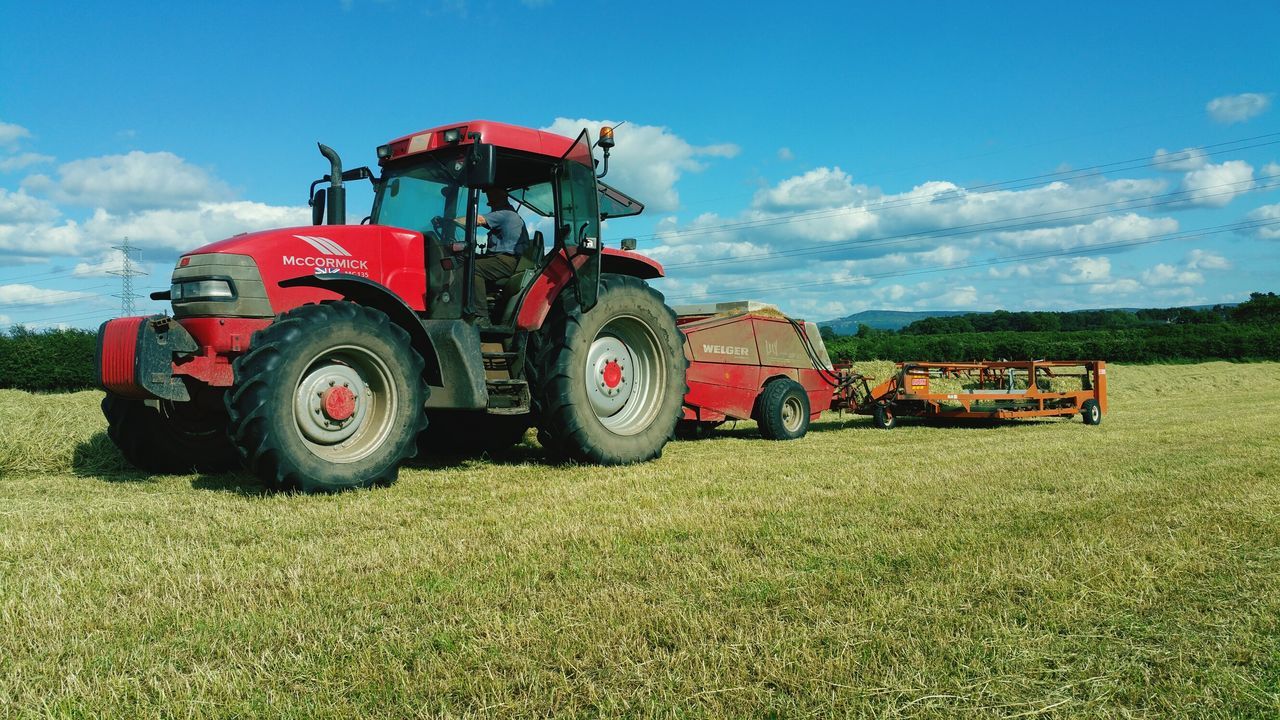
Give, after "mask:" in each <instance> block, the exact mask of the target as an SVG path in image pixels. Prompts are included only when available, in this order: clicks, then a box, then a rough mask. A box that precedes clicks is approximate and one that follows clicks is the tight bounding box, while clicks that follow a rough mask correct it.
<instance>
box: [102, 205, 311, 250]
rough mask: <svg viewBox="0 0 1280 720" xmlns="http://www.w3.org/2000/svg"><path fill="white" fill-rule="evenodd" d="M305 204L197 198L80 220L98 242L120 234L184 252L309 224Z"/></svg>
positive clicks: (117, 238)
mask: <svg viewBox="0 0 1280 720" xmlns="http://www.w3.org/2000/svg"><path fill="white" fill-rule="evenodd" d="M310 222H311V211H310V210H309V209H308V208H306V207H281V206H275V205H266V204H264V203H256V202H249V201H247V200H236V201H231V202H202V203H198V204H197V205H196V207H194V208H187V209H176V210H172V209H159V210H144V211H142V212H138V213H130V214H127V215H113V214H111V213H108V212H106V211H105V210H97V211H96V212H94V214H93V217H91V218H90V219H89V220H87V221H85V223H84V231H85V233H86V234H87V236H88V238H89V241H90V242H91V243H95V244H97V245H98V246H108V245H114V244H118V243H119V242H120V240H121V239H122V238H124V237H128V238H129V240H130V242H132V243H133V244H134V245H137V246H139V247H144V248H146V247H151V248H161V249H169V250H178V251H185V250H190V249H192V248H196V247H199V246H201V245H205V244H208V243H211V242H216V241H218V240H223V239H226V238H229V237H231V236H232V235H235V234H237V233H242V232H253V231H255V230H265V229H268V228H278V227H291V226H300V225H309V224H310Z"/></svg>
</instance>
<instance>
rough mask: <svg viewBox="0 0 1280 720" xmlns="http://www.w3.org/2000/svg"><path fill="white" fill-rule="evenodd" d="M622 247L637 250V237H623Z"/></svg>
mask: <svg viewBox="0 0 1280 720" xmlns="http://www.w3.org/2000/svg"><path fill="white" fill-rule="evenodd" d="M622 249H623V250H635V249H636V239H635V238H622Z"/></svg>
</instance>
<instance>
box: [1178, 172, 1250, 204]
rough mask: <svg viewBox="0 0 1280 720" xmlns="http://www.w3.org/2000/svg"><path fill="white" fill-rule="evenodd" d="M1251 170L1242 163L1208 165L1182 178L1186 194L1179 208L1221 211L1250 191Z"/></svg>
mask: <svg viewBox="0 0 1280 720" xmlns="http://www.w3.org/2000/svg"><path fill="white" fill-rule="evenodd" d="M1255 184H1256V183H1254V182H1253V166H1252V165H1250V164H1249V163H1247V162H1245V161H1243V160H1228V161H1226V162H1224V163H1218V164H1216V165H1214V164H1208V165H1204V166H1203V167H1201V168H1199V169H1198V170H1192V171H1190V172H1188V173H1187V174H1186V175H1184V176H1183V177H1182V190H1183V191H1184V192H1185V193H1187V195H1186V198H1185V200H1183V201H1182V202H1181V203H1180V204H1181V205H1186V206H1193V207H1224V206H1226V205H1227V204H1228V203H1230V202H1231V201H1232V200H1233V199H1235V198H1236V196H1238V195H1243V194H1245V193H1247V192H1249V190H1251V189H1252V188H1253V186H1254V185H1255Z"/></svg>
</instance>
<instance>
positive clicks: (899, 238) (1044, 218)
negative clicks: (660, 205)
mask: <svg viewBox="0 0 1280 720" xmlns="http://www.w3.org/2000/svg"><path fill="white" fill-rule="evenodd" d="M1276 178H1280V175H1263V176H1261V177H1258V178H1250V179H1248V180H1238V181H1236V182H1230V183H1220V184H1218V185H1206V186H1204V187H1202V188H1195V189H1192V190H1179V191H1176V192H1172V193H1162V194H1159V195H1148V196H1145V197H1138V198H1128V199H1125V200H1116V201H1113V202H1109V203H1098V204H1095V205H1084V206H1081V207H1076V208H1065V209H1062V210H1049V211H1046V212H1042V213H1032V214H1030V215H1018V216H1014V217H1007V218H1000V219H997V220H984V221H982V222H977V223H969V224H967V225H953V226H950V227H942V228H935V229H933V230H921V231H918V232H912V233H900V234H897V235H882V236H879V237H870V238H859V239H856V240H842V241H840V242H834V243H825V244H822V245H806V246H803V247H798V248H787V249H786V250H773V251H769V252H760V253H752V254H749V255H734V256H730V257H718V258H708V259H705V260H697V261H689V262H681V263H669V264H667V265H666V266H665V267H668V268H680V267H690V266H698V267H704V266H708V265H712V266H715V265H735V264H739V263H746V262H756V261H758V260H763V259H767V258H775V257H797V256H801V255H821V254H825V253H829V252H837V251H839V250H843V249H846V248H849V247H853V246H859V247H879V246H882V245H893V244H897V243H899V242H905V241H911V240H924V239H929V238H944V237H956V236H960V235H969V234H973V233H979V232H1003V231H1006V230H1017V229H1023V228H1028V227H1037V226H1041V225H1044V224H1046V223H1050V222H1054V223H1057V222H1062V221H1067V220H1082V219H1084V218H1088V217H1095V216H1099V215H1106V214H1108V213H1111V212H1115V211H1119V210H1140V209H1144V208H1152V207H1159V206H1162V205H1173V204H1177V203H1180V202H1184V201H1185V200H1186V199H1187V198H1184V197H1180V196H1191V195H1195V197H1196V198H1197V199H1203V198H1213V197H1221V196H1223V195H1235V194H1237V193H1240V192H1246V191H1253V190H1268V189H1270V188H1274V187H1280V183H1270V184H1266V185H1259V186H1256V187H1247V188H1245V189H1244V190H1240V191H1237V190H1228V191H1223V192H1218V193H1208V194H1200V193H1203V191H1204V190H1213V189H1216V188H1224V187H1233V186H1237V185H1245V184H1248V185H1251V186H1252V185H1253V183H1255V182H1258V181H1260V180H1274V179H1276ZM1161 198H1164V199H1163V200H1161ZM1143 200H1159V202H1149V203H1145V204H1135V203H1140V202H1141V201H1143ZM1121 206H1126V207H1121ZM1097 208H1107V209H1105V210H1097ZM1080 210H1093V211H1094V212H1086V213H1081V214H1077V215H1070V214H1068V213H1075V212H1077V211H1080ZM1053 215H1060V216H1061V217H1050V216H1053ZM1033 218H1041V219H1040V220H1034V221H1031V222H1018V221H1029V220H1032V219H1033ZM1001 223H1014V224H1010V225H1002V224H1001ZM989 226H990V227H989ZM888 241H895V242H888Z"/></svg>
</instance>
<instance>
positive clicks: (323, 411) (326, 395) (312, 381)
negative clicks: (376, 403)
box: [294, 363, 373, 445]
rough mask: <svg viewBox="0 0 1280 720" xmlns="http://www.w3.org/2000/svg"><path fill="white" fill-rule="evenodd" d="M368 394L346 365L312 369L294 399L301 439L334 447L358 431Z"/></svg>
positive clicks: (366, 405)
mask: <svg viewBox="0 0 1280 720" xmlns="http://www.w3.org/2000/svg"><path fill="white" fill-rule="evenodd" d="M372 394H373V393H372V391H371V390H370V389H369V386H368V385H367V384H366V383H365V382H364V380H363V379H362V378H361V377H360V373H359V372H357V371H356V370H355V368H353V367H351V366H349V365H341V364H336V363H335V364H326V365H320V366H317V367H315V368H314V369H312V370H311V372H309V373H307V375H306V376H304V377H303V378H302V382H300V383H299V384H298V390H297V394H296V395H295V396H294V417H295V418H297V423H298V429H299V430H301V431H302V434H303V436H304V437H306V438H307V439H308V440H310V441H312V442H314V443H317V444H320V445H336V444H338V443H340V442H342V441H344V440H346V439H347V438H350V437H351V436H352V435H354V434H355V432H356V431H357V430H359V429H360V425H361V424H362V423H363V422H364V419H365V416H366V415H367V408H368V406H369V400H370V399H371V398H372Z"/></svg>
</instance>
